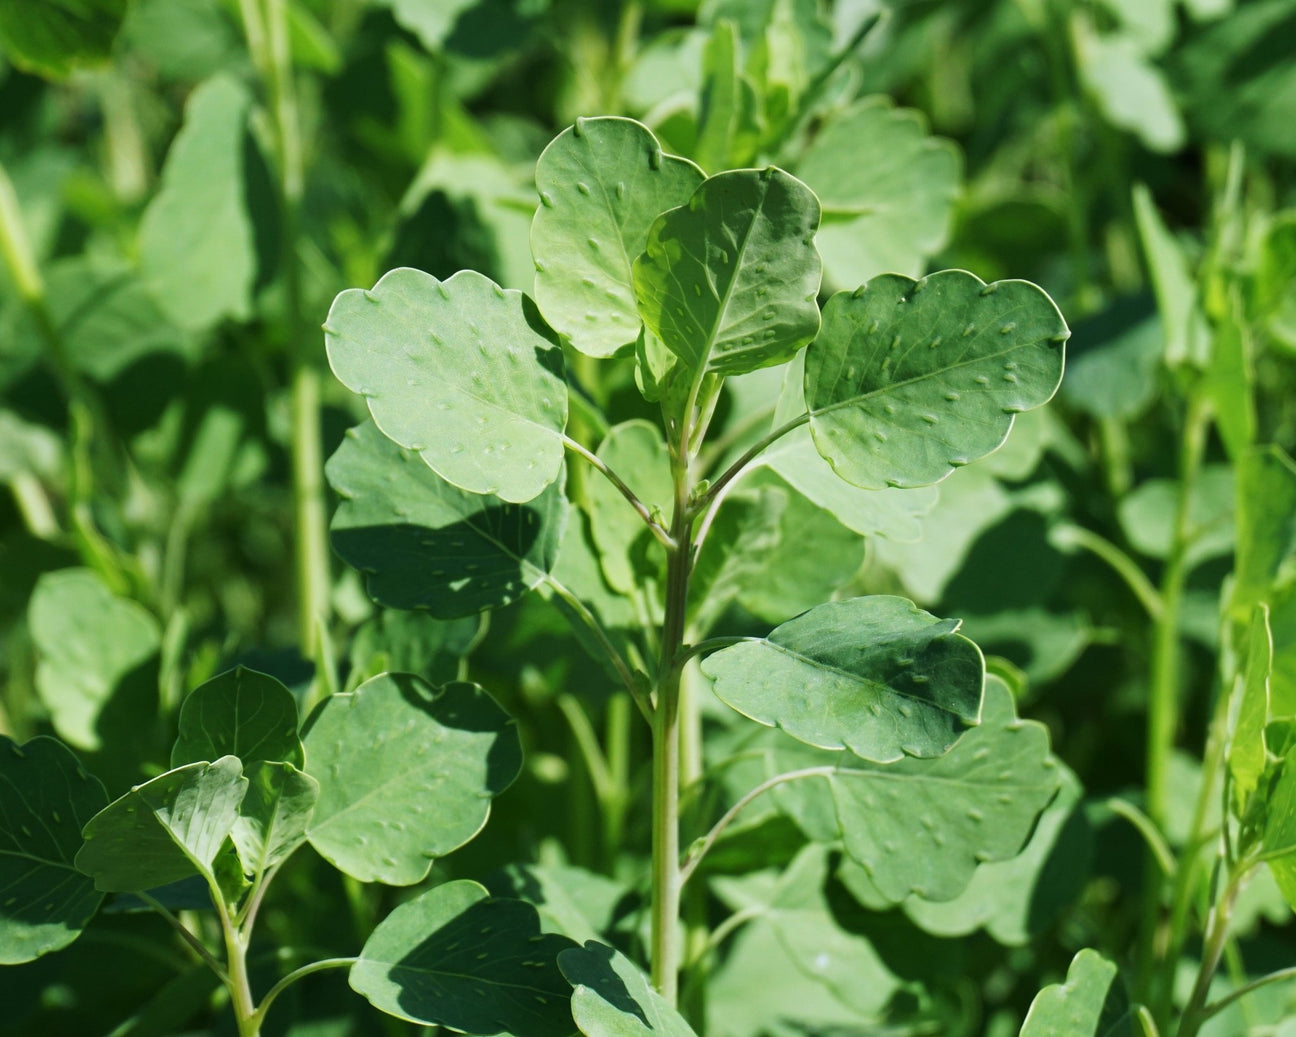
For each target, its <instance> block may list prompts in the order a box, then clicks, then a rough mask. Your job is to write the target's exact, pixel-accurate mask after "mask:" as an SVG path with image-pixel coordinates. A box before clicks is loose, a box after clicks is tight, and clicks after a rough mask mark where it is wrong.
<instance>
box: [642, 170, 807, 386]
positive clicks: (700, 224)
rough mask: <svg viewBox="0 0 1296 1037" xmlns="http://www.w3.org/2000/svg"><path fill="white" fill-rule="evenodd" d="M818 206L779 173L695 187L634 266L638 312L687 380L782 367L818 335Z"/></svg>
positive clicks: (654, 232)
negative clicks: (687, 371) (692, 374)
mask: <svg viewBox="0 0 1296 1037" xmlns="http://www.w3.org/2000/svg"><path fill="white" fill-rule="evenodd" d="M818 225H819V203H818V201H817V200H816V199H815V196H814V194H813V193H812V192H811V191H810V189H809V188H807V187H806V186H805V184H803V183H801V182H800V181H799V180H797V179H796V177H794V176H792V175H790V174H788V173H785V172H783V170H781V169H777V168H775V167H772V166H771V167H770V168H768V169H764V170H759V171H758V170H754V169H740V170H734V171H732V172H728V173H721V174H719V175H718V176H713V177H710V178H709V179H707V180H706V181H704V182H703V184H702V186H701V187H699V188H698V189H697V190H696V191H694V192H693V195H692V197H691V198H689V200H688V204H686V205H682V206H680V207H679V208H676V209H672V210H670V211H669V212H666V213H663V214H662V215H661V216H660V217H658V219H657V221H656V222H655V223H654V224H653V225H652V228H651V229H650V230H649V232H648V243H647V246H646V247H645V251H644V253H643V255H641V256H640V257H639V258H638V259H636V260H635V263H634V286H635V296H636V298H637V299H638V303H639V313H640V315H641V316H642V317H643V320H644V323H645V324H647V325H648V328H649V330H650V331H652V332H653V333H654V334H656V335H657V336H659V337H660V338H661V340H662V341H663V342H664V343H665V344H666V347H667V348H668V349H670V351H671V352H672V353H674V354H675V355H676V356H678V357H679V358H680V359H681V360H683V361H684V362H685V364H687V365H688V367H689V369H690V370H691V371H693V372H695V373H700V372H715V373H717V374H721V375H735V374H742V373H744V372H746V371H754V370H756V369H757V368H760V367H768V366H771V365H773V364H781V363H783V362H785V361H787V360H789V359H791V358H792V356H793V355H794V354H795V353H796V352H797V350H799V349H801V347H803V346H804V345H806V343H808V342H809V341H810V340H811V339H812V338H814V335H815V332H816V331H818V330H819V306H818V303H817V302H816V296H817V294H818V291H819V277H820V263H819V253H818V252H816V251H815V247H814V232H815V228H816V227H818Z"/></svg>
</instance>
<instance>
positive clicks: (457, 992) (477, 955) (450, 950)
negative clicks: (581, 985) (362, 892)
mask: <svg viewBox="0 0 1296 1037" xmlns="http://www.w3.org/2000/svg"><path fill="white" fill-rule="evenodd" d="M572 946H573V944H572V941H571V940H569V939H567V938H566V937H565V936H557V935H553V934H542V933H541V932H540V923H539V918H538V917H537V915H536V911H535V908H533V907H532V906H531V905H530V904H527V903H525V902H523V901H521V900H504V899H497V898H495V897H491V896H490V895H489V894H488V893H487V892H486V890H485V889H484V888H483V887H482V886H479V885H478V884H477V883H475V882H469V881H466V880H463V879H460V880H457V881H454V882H447V883H445V884H444V885H441V886H437V887H435V888H433V889H430V890H428V891H427V892H425V893H423V894H421V895H419V896H418V897H416V898H414V899H413V900H408V901H406V902H405V903H403V904H401V905H400V906H399V907H398V908H396V910H394V911H393V912H392V913H391V914H389V915H388V916H387V917H386V918H385V919H383V921H382V922H381V923H380V924H379V925H378V928H376V929H375V930H374V931H373V932H372V933H371V934H370V936H369V939H368V940H366V941H365V945H364V949H363V950H362V951H361V952H360V957H359V959H358V960H357V961H356V963H355V964H354V965H352V966H351V971H350V973H349V982H350V984H351V988H352V989H353V990H355V991H356V992H357V993H358V994H360V995H361V996H363V997H365V998H367V999H368V1001H369V1002H370V1004H372V1005H374V1006H375V1007H376V1008H379V1009H381V1010H382V1011H384V1012H386V1013H388V1014H389V1015H394V1016H396V1017H397V1018H399V1019H407V1020H409V1021H410V1022H415V1023H423V1024H424V1025H426V1026H445V1027H448V1028H450V1029H452V1030H461V1031H463V1032H465V1033H479V1034H493V1033H510V1034H526V1035H527V1037H568V1035H569V1034H571V1033H572V1018H571V1011H570V1000H571V987H570V986H569V985H568V983H567V981H566V980H565V979H563V976H562V973H561V972H559V971H558V964H557V958H558V956H559V954H560V953H563V952H565V951H566V950H568V949H570V948H572Z"/></svg>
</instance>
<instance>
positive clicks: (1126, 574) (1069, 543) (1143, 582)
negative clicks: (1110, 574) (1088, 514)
mask: <svg viewBox="0 0 1296 1037" xmlns="http://www.w3.org/2000/svg"><path fill="white" fill-rule="evenodd" d="M1050 539H1051V540H1052V541H1053V542H1054V543H1055V544H1057V546H1058V547H1080V548H1083V549H1084V550H1086V551H1088V552H1089V553H1090V554H1093V555H1096V556H1097V557H1098V558H1101V559H1102V560H1103V561H1104V562H1106V563H1107V564H1108V565H1109V566H1111V568H1112V570H1113V571H1114V572H1115V573H1116V575H1117V576H1119V577H1120V578H1121V579H1122V580H1124V581H1125V585H1126V586H1127V587H1129V589H1130V590H1131V591H1132V592H1133V593H1134V597H1136V598H1138V601H1139V604H1140V605H1142V606H1143V608H1144V610H1145V611H1146V612H1147V614H1148V618H1150V619H1151V620H1152V621H1153V622H1156V621H1158V620H1159V619H1160V618H1161V613H1162V612H1163V611H1164V609H1165V606H1164V603H1163V602H1162V600H1161V594H1160V593H1159V592H1158V591H1157V589H1156V587H1154V586H1153V585H1152V581H1151V580H1149V579H1148V578H1147V575H1146V574H1145V573H1144V572H1143V570H1142V569H1140V568H1139V566H1138V563H1137V562H1135V561H1134V559H1132V558H1131V557H1130V556H1129V555H1127V554H1126V553H1125V552H1124V551H1122V550H1121V549H1120V548H1119V547H1117V546H1116V545H1115V544H1113V543H1112V542H1111V541H1110V540H1108V539H1106V538H1105V537H1101V536H1099V535H1098V534H1097V533H1095V532H1093V531H1092V530H1089V529H1085V528H1084V527H1083V526H1075V525H1071V524H1070V523H1065V524H1063V525H1060V526H1056V527H1055V528H1054V529H1053V532H1052V535H1051V536H1050Z"/></svg>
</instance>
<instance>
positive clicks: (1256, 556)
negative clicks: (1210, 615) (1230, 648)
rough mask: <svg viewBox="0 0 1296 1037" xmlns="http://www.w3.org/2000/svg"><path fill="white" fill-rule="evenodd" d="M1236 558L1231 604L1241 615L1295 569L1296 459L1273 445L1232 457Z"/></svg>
mask: <svg viewBox="0 0 1296 1037" xmlns="http://www.w3.org/2000/svg"><path fill="white" fill-rule="evenodd" d="M1235 471H1236V475H1237V492H1236V494H1235V499H1236V501H1237V559H1236V564H1235V566H1234V575H1233V581H1234V582H1233V597H1232V601H1231V607H1232V609H1233V610H1234V612H1235V614H1240V616H1241V617H1242V618H1243V619H1245V618H1247V617H1248V616H1249V614H1250V611H1251V608H1252V607H1253V606H1254V605H1255V604H1256V603H1257V602H1259V601H1261V600H1263V599H1265V598H1266V597H1268V595H1269V593H1270V591H1271V588H1273V587H1274V586H1276V585H1279V584H1282V583H1285V582H1286V581H1287V580H1289V579H1291V578H1292V576H1293V575H1296V463H1293V461H1292V459H1291V458H1290V457H1288V456H1287V454H1286V453H1285V452H1284V451H1283V449H1282V448H1281V447H1279V446H1275V445H1270V446H1263V447H1255V448H1253V449H1251V450H1249V451H1247V452H1246V453H1245V454H1243V455H1242V457H1241V458H1239V459H1238V462H1237V465H1236V468H1235Z"/></svg>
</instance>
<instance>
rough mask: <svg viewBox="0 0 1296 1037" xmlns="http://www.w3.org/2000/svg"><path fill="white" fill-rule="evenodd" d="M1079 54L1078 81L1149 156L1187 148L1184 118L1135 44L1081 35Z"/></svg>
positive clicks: (1127, 39)
mask: <svg viewBox="0 0 1296 1037" xmlns="http://www.w3.org/2000/svg"><path fill="white" fill-rule="evenodd" d="M1122 6H1124V5H1122ZM1129 6H1131V7H1141V6H1145V5H1144V4H1131V5H1129ZM1076 53H1077V58H1078V61H1077V65H1078V66H1079V67H1078V71H1079V73H1080V81H1081V83H1082V84H1083V85H1084V87H1085V89H1086V90H1087V91H1088V93H1089V95H1090V97H1092V98H1093V100H1094V101H1095V102H1096V103H1097V107H1098V110H1099V111H1100V112H1101V113H1102V114H1103V116H1104V117H1105V118H1106V120H1107V121H1108V122H1109V123H1111V124H1112V125H1113V126H1115V127H1117V128H1119V129H1122V130H1127V131H1128V132H1130V133H1132V134H1134V135H1135V136H1136V137H1138V139H1139V140H1140V141H1141V142H1142V143H1143V145H1144V146H1145V147H1146V148H1148V150H1150V151H1160V152H1172V151H1177V150H1178V149H1179V148H1180V147H1182V146H1183V142H1184V135H1185V134H1184V124H1183V119H1182V118H1181V117H1180V115H1179V109H1178V107H1177V106H1176V105H1175V100H1174V97H1173V96H1172V95H1171V93H1170V88H1169V86H1168V85H1167V84H1166V81H1165V77H1164V75H1163V74H1162V73H1161V71H1160V70H1159V69H1158V68H1157V67H1156V65H1155V64H1153V63H1152V62H1151V61H1150V60H1148V57H1147V55H1146V54H1145V53H1144V52H1143V48H1142V47H1140V45H1139V43H1138V42H1137V41H1136V40H1135V39H1133V38H1132V37H1130V36H1126V35H1124V34H1117V33H1112V34H1110V35H1097V34H1080V35H1078V37H1077V47H1076Z"/></svg>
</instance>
